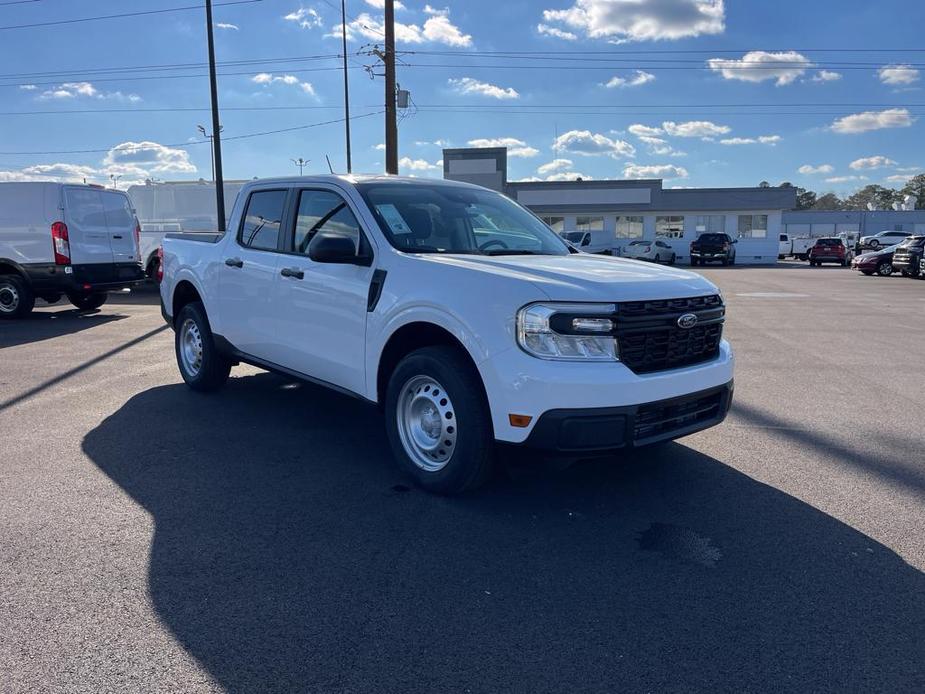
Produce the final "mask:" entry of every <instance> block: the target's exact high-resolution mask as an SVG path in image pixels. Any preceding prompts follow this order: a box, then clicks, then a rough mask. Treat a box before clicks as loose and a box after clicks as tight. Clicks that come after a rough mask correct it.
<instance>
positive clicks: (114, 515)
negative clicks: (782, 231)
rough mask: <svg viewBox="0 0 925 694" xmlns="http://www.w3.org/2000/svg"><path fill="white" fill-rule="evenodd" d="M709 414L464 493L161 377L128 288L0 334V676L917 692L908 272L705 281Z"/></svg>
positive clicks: (280, 410)
mask: <svg viewBox="0 0 925 694" xmlns="http://www.w3.org/2000/svg"><path fill="white" fill-rule="evenodd" d="M704 274H706V275H708V276H709V277H711V278H712V279H713V280H714V281H716V282H717V283H718V284H719V286H720V287H721V288H722V290H723V292H724V294H725V296H726V300H727V303H728V311H729V313H728V322H727V328H726V335H727V337H728V338H729V339H730V340H731V341H732V342H733V344H734V347H735V349H736V351H737V359H738V363H737V373H736V400H735V403H734V406H733V411H732V413H731V415H730V417H729V419H728V420H727V422H726V423H724V424H723V425H722V426H720V427H717V428H715V429H712V430H709V431H706V432H702V433H700V434H696V435H694V436H690V437H688V438H685V439H682V440H680V441H678V442H676V443H672V444H670V445H668V446H665V447H662V448H659V449H657V450H656V451H655V452H648V451H641V452H637V453H634V454H631V455H625V456H621V457H619V458H609V459H604V460H597V461H593V462H585V463H581V464H578V465H575V466H572V467H569V468H567V469H560V468H557V467H554V466H549V465H544V464H542V463H541V462H539V461H537V462H536V465H530V464H529V462H530V461H526V463H525V462H524V461H520V462H519V463H518V464H517V465H514V466H512V467H511V469H510V470H508V471H507V473H506V474H503V475H499V478H498V479H496V480H495V481H494V482H493V483H492V484H491V485H490V486H489V487H487V488H486V489H484V490H481V491H480V492H478V493H475V494H472V495H469V496H465V497H461V498H453V499H447V498H439V497H434V496H430V495H428V494H426V493H423V492H421V491H418V490H416V489H409V488H408V486H407V485H408V481H407V480H406V479H405V478H403V477H402V475H401V474H400V473H399V472H398V471H397V469H396V468H395V467H393V465H392V464H391V462H390V460H389V453H388V450H387V444H386V440H385V435H384V432H383V429H382V425H381V420H380V416H379V415H378V414H377V412H376V411H375V410H372V409H370V408H368V407H367V406H365V405H363V404H360V403H358V402H357V401H354V400H352V399H349V398H347V397H344V396H341V395H337V394H333V393H330V392H327V391H324V390H321V389H319V388H316V387H313V386H308V385H301V384H294V383H292V382H290V381H288V380H286V379H283V378H280V377H278V376H274V375H269V374H266V373H262V372H259V371H257V370H255V369H251V368H246V367H240V368H237V369H235V371H234V372H233V378H232V380H231V381H230V383H229V386H228V387H227V388H226V389H225V390H224V391H222V392H221V393H220V394H218V395H212V396H203V395H199V394H196V393H193V392H191V391H189V390H188V389H187V388H186V387H185V386H183V385H182V384H181V382H180V377H179V375H178V373H177V369H176V365H175V363H174V357H173V347H172V333H171V332H170V331H169V330H168V329H166V327H165V326H164V324H163V322H162V320H161V317H160V314H159V310H158V307H157V305H156V298H155V295H154V294H153V293H151V292H148V293H144V292H142V293H140V294H136V295H132V296H126V295H116V296H114V297H113V300H112V302H111V303H109V304H107V305H106V306H104V307H103V309H102V310H101V311H100V312H98V313H93V314H83V315H82V314H78V313H77V312H75V311H73V310H71V309H70V308H69V307H68V306H63V305H62V306H51V307H44V308H41V309H39V310H38V311H37V312H36V313H35V314H34V316H33V317H32V318H31V319H30V320H27V321H20V322H15V323H4V324H0V441H2V456H0V634H2V636H0V673H2V675H0V690H2V691H4V692H47V691H62V692H65V691H66V692H100V691H119V692H124V691H139V692H141V691H144V692H152V691H196V692H198V691H233V692H243V691H281V692H294V691H307V692H371V691H376V692H416V691H421V692H618V691H623V692H683V691H704V690H710V691H737V692H759V691H769V692H770V691H773V692H780V691H801V692H806V691H814V692H823V691H825V692H872V691H878V692H921V691H925V646H923V644H925V574H923V573H922V572H923V570H925V542H923V538H925V281H913V280H908V279H904V278H900V277H892V278H876V277H871V278H868V277H863V276H860V275H858V274H857V273H854V272H851V271H850V270H846V269H844V268H837V267H823V268H818V269H816V268H813V269H810V268H808V267H807V266H806V265H805V264H796V263H793V264H782V265H781V267H777V268H763V269H755V268H749V269H747V268H742V267H735V268H707V269H705V270H704Z"/></svg>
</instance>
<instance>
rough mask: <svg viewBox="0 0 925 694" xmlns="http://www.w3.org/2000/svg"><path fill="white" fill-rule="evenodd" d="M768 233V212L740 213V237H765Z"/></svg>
mask: <svg viewBox="0 0 925 694" xmlns="http://www.w3.org/2000/svg"><path fill="white" fill-rule="evenodd" d="M767 235H768V216H767V215H766V214H740V215H739V238H740V239H763V238H767Z"/></svg>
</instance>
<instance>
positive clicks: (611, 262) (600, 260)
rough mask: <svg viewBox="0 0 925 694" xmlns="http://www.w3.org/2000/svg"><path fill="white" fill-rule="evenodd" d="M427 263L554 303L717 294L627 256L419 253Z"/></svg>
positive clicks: (682, 274)
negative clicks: (522, 288) (536, 293)
mask: <svg viewBox="0 0 925 694" xmlns="http://www.w3.org/2000/svg"><path fill="white" fill-rule="evenodd" d="M417 257H418V258H420V259H422V260H424V261H425V262H432V263H441V264H445V265H450V266H453V267H455V268H457V269H460V270H467V271H470V272H475V273H480V274H484V275H486V277H485V279H486V280H489V277H488V276H496V277H498V278H499V279H500V278H504V279H507V280H511V279H515V280H521V281H523V282H529V283H531V284H533V285H534V286H535V287H536V288H537V289H539V290H540V291H541V292H543V293H544V294H546V297H547V298H548V299H550V300H552V301H643V300H650V299H669V298H686V297H692V296H704V295H707V294H716V293H718V292H719V290H718V289H717V288H716V285H714V284H713V283H712V282H710V281H709V280H707V279H705V278H704V277H702V276H701V275H698V274H696V273H694V272H689V271H687V270H681V269H678V268H674V267H665V266H661V265H655V264H653V263H646V262H642V261H638V260H629V259H626V258H613V257H610V256H601V255H590V254H585V253H577V254H572V255H561V256H560V255H532V256H531V255H510V256H480V255H436V254H427V255H419V256H417Z"/></svg>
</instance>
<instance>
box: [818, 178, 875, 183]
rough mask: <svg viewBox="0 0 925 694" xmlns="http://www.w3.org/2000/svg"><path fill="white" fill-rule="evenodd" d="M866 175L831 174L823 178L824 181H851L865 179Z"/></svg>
mask: <svg viewBox="0 0 925 694" xmlns="http://www.w3.org/2000/svg"><path fill="white" fill-rule="evenodd" d="M866 180H867V176H833V177H832V178H827V179H825V182H826V183H850V182H851V181H866Z"/></svg>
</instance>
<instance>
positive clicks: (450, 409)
mask: <svg viewBox="0 0 925 694" xmlns="http://www.w3.org/2000/svg"><path fill="white" fill-rule="evenodd" d="M385 412H386V432H387V434H388V437H389V444H390V445H391V447H392V453H393V454H394V456H395V459H396V460H397V461H398V463H399V465H400V466H401V467H402V468H403V469H404V470H405V471H406V472H407V473H408V474H409V475H411V477H413V478H414V480H415V481H416V482H417V483H418V485H420V486H421V487H423V488H424V489H426V490H428V491H431V492H435V493H437V494H458V493H460V492H463V491H466V490H469V489H475V488H476V487H478V486H480V485H482V484H483V483H484V482H485V481H486V480H487V479H488V477H489V475H490V473H491V469H492V457H493V448H494V446H493V438H494V437H493V434H492V427H491V417H490V415H489V411H488V404H487V403H486V402H485V401H484V397H483V396H482V384H481V382H480V380H479V375H478V373H477V372H476V371H475V370H474V369H473V368H472V365H471V364H470V363H469V362H468V361H466V359H465V358H464V357H463V356H462V355H461V354H460V353H459V351H458V350H456V349H454V348H452V347H425V348H423V349H419V350H417V351H415V352H412V353H411V354H409V355H408V356H406V357H405V358H404V359H402V360H401V362H399V364H398V366H397V367H395V371H394V372H392V376H391V378H390V379H389V385H388V391H387V393H386V405H385Z"/></svg>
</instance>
